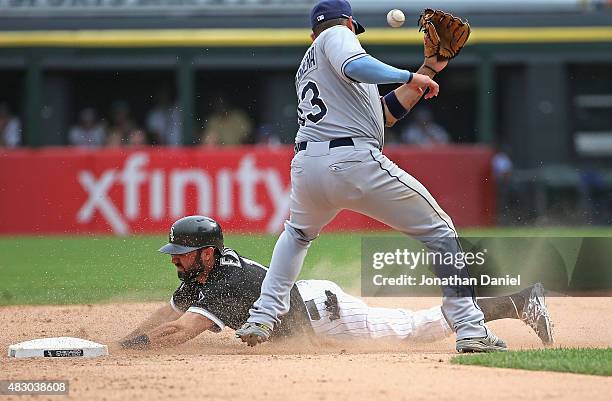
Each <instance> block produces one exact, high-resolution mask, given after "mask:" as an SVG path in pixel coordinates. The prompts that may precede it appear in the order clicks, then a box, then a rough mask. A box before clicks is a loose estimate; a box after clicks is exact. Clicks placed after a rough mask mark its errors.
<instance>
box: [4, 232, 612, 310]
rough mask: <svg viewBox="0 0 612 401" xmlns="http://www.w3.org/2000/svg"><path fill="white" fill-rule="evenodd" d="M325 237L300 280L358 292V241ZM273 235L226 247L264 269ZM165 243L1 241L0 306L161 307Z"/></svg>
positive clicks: (166, 278)
mask: <svg viewBox="0 0 612 401" xmlns="http://www.w3.org/2000/svg"><path fill="white" fill-rule="evenodd" d="M462 234H464V235H480V236H487V235H500V236H511V235H523V236H525V235H551V234H554V235H566V236H589V235H591V236H606V235H612V230H610V229H607V230H606V229H590V228H586V229H558V228H554V229H537V230H534V229H519V230H516V229H501V230H498V229H493V230H466V231H463V232H462ZM396 235H397V233H394V232H383V233H329V234H323V235H322V236H321V238H320V239H318V240H316V241H314V242H313V244H312V246H311V248H310V250H309V252H308V257H307V258H306V262H305V264H304V268H303V270H302V274H301V276H300V277H301V278H325V279H329V280H333V281H335V282H337V283H338V284H340V285H341V286H343V287H345V288H346V289H349V290H350V289H355V288H359V287H358V286H359V277H360V265H361V262H360V253H361V252H360V250H361V237H362V236H368V237H372V236H381V237H385V236H396ZM276 238H277V235H246V234H245V235H226V241H225V242H226V245H227V246H229V247H231V248H234V249H236V250H238V252H239V253H240V254H242V255H243V256H246V257H248V258H250V259H253V260H255V261H258V262H260V263H262V264H265V265H268V264H269V262H270V257H271V255H272V249H273V248H274V243H275V241H276ZM165 242H166V237H165V235H163V234H162V235H155V236H132V237H112V236H78V237H73V236H43V237H28V236H16V237H7V236H5V237H0V305H9V304H66V303H93V302H100V301H113V300H162V299H167V298H168V297H169V296H170V294H171V292H172V290H173V289H174V288H176V286H177V283H178V279H177V278H176V273H175V270H174V266H173V265H172V264H170V260H169V259H170V258H169V257H168V256H166V255H161V254H159V253H158V252H157V249H158V248H159V247H160V246H161V245H163V244H164V243H165Z"/></svg>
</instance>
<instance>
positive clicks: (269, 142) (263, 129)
mask: <svg viewBox="0 0 612 401" xmlns="http://www.w3.org/2000/svg"><path fill="white" fill-rule="evenodd" d="M255 140H256V143H257V144H259V145H265V146H270V147H276V146H279V145H280V144H281V140H280V138H279V137H278V135H276V134H275V133H274V132H273V130H272V127H271V126H270V125H268V124H264V125H261V126H260V127H259V128H258V129H257V132H256V135H255Z"/></svg>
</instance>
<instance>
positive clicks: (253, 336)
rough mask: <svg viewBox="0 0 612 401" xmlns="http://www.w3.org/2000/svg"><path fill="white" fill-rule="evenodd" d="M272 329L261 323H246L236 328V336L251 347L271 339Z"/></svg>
mask: <svg viewBox="0 0 612 401" xmlns="http://www.w3.org/2000/svg"><path fill="white" fill-rule="evenodd" d="M271 333H272V330H271V329H270V328H268V326H265V325H263V324H260V323H245V324H243V325H242V327H241V328H239V329H238V330H236V338H239V339H241V340H242V342H243V343H247V345H248V346H249V347H254V346H256V345H257V344H259V343H263V342H266V341H268V340H269V339H270V334H271Z"/></svg>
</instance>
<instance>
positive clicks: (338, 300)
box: [121, 216, 553, 349]
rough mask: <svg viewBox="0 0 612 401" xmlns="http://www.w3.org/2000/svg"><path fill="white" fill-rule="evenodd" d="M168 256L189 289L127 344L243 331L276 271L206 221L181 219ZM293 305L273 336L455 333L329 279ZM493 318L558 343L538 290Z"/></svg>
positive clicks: (298, 287)
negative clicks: (371, 302)
mask: <svg viewBox="0 0 612 401" xmlns="http://www.w3.org/2000/svg"><path fill="white" fill-rule="evenodd" d="M159 251H160V252H162V253H165V254H170V255H171V256H172V263H173V264H174V265H175V266H176V270H177V273H178V276H179V279H180V280H181V284H180V286H179V287H178V289H177V290H176V291H175V292H174V294H173V295H172V297H171V298H170V303H169V304H167V305H165V306H163V307H162V308H160V309H159V310H157V311H156V312H155V313H154V314H153V315H152V316H151V317H149V318H148V319H147V320H146V321H145V322H143V323H142V324H141V325H139V326H138V328H136V329H135V330H134V331H132V332H131V333H130V334H129V335H128V336H127V337H126V338H125V339H124V340H122V341H121V346H122V347H124V348H136V349H140V348H147V347H149V346H172V345H177V344H180V343H183V342H185V341H188V340H190V339H192V338H194V337H196V336H197V335H199V334H200V333H202V332H204V331H206V330H210V331H213V332H217V331H220V330H222V329H223V328H225V327H226V326H227V327H230V328H232V329H237V328H239V327H240V326H241V325H242V324H244V323H245V322H246V320H247V318H248V317H249V308H250V307H251V305H252V304H253V302H255V300H257V298H258V297H259V294H260V291H261V285H262V282H263V281H264V277H265V276H266V272H267V271H268V268H267V267H265V266H262V265H260V264H259V263H257V262H255V261H252V260H250V259H247V258H245V257H242V256H240V255H239V254H238V253H237V252H236V251H234V250H232V249H229V248H226V247H224V243H223V232H222V230H221V227H220V226H219V224H218V223H217V222H216V221H214V220H213V219H210V218H208V217H205V216H188V217H184V218H182V219H180V220H178V221H176V222H175V223H174V224H173V225H172V227H171V229H170V235H169V243H168V244H167V245H165V246H163V247H162V248H161V249H160V250H159ZM290 297H291V307H290V308H289V310H288V312H287V314H286V315H284V316H283V318H282V322H281V323H280V324H279V325H277V326H276V327H275V330H274V332H273V333H272V336H271V338H278V337H287V336H294V335H304V334H306V335H314V336H317V337H331V338H334V339H337V340H341V341H344V340H350V339H381V338H384V339H386V340H402V341H403V340H407V341H415V342H416V341H418V342H430V341H436V340H439V339H442V338H444V337H446V336H448V335H450V334H451V333H452V330H451V328H450V326H449V324H448V323H447V321H446V319H445V318H444V315H443V314H442V309H441V307H440V306H435V307H433V308H430V309H425V310H419V311H416V312H412V311H409V310H406V309H389V308H371V307H368V305H366V304H365V303H364V302H363V301H362V300H360V299H358V298H355V297H352V296H350V295H348V294H346V293H345V292H344V291H342V289H341V288H340V287H339V286H338V285H337V284H335V283H333V282H331V281H326V280H301V281H298V282H297V283H296V284H295V285H293V286H292V287H291V289H290ZM482 308H483V310H484V311H485V316H486V320H487V321H488V320H496V319H502V318H513V319H521V320H522V321H523V322H525V323H526V324H528V325H529V326H531V327H532V328H533V329H534V330H535V332H536V334H538V336H539V337H540V339H541V340H542V342H543V343H545V344H551V343H552V341H553V338H552V331H551V324H550V317H549V315H548V311H547V309H546V305H545V300H544V290H543V288H542V286H541V285H539V284H536V285H535V286H532V287H530V288H527V289H526V290H524V291H521V292H519V293H516V294H512V295H510V296H505V297H497V298H487V299H485V300H483V303H482Z"/></svg>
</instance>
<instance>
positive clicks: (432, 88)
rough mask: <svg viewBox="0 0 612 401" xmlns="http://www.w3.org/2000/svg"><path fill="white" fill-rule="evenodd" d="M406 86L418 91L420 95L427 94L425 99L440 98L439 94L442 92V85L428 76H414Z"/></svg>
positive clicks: (415, 74) (416, 74)
mask: <svg viewBox="0 0 612 401" xmlns="http://www.w3.org/2000/svg"><path fill="white" fill-rule="evenodd" d="M406 86H408V87H409V88H411V89H413V90H415V91H417V92H418V93H419V95H422V94H423V93H425V99H431V98H432V97H435V96H438V92H440V85H438V84H437V83H436V82H435V81H434V80H433V79H431V78H430V77H428V76H427V75H423V74H418V73H414V74H412V80H411V81H410V82H409V83H407V84H406ZM428 89H429V90H428Z"/></svg>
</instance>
